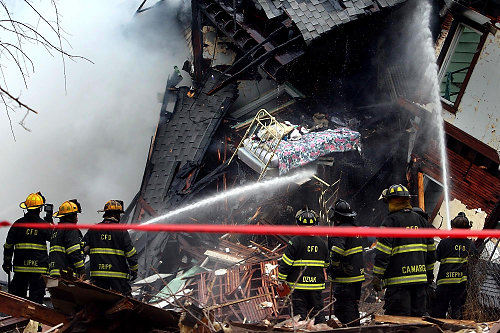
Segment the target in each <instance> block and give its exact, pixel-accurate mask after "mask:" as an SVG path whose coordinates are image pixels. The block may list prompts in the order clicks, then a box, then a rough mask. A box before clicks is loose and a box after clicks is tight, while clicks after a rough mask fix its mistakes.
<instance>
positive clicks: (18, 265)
mask: <svg viewBox="0 0 500 333" xmlns="http://www.w3.org/2000/svg"><path fill="white" fill-rule="evenodd" d="M44 205H45V197H44V196H43V195H42V193H40V192H37V193H31V194H30V195H28V197H27V198H26V200H25V201H23V202H21V203H20V204H19V207H21V208H22V209H23V210H26V213H25V214H24V216H23V217H21V218H20V219H18V220H17V221H15V222H14V224H16V223H40V224H46V223H47V222H46V221H44V220H43V219H42V218H41V217H40V213H41V211H42V208H43V207H44ZM49 238H50V230H49V229H37V228H17V227H16V228H12V227H11V228H10V229H9V232H8V234H7V240H6V241H5V245H4V252H3V254H4V261H3V265H2V268H3V270H4V271H5V272H6V273H7V274H8V275H10V272H11V271H12V270H14V278H13V279H12V283H11V284H10V286H9V292H10V293H12V294H14V295H17V296H20V297H23V298H26V296H27V294H28V290H29V297H28V299H29V300H31V301H33V302H36V303H40V304H41V303H43V297H44V295H45V281H44V280H43V278H42V274H46V273H47V265H48V256H47V241H48V240H49ZM12 256H14V265H13V266H12Z"/></svg>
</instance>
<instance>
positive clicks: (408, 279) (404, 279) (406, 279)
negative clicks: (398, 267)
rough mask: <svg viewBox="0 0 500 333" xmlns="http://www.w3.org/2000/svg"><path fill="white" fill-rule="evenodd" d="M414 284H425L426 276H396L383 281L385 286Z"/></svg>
mask: <svg viewBox="0 0 500 333" xmlns="http://www.w3.org/2000/svg"><path fill="white" fill-rule="evenodd" d="M416 282H427V274H418V275H409V276H397V277H392V278H388V279H385V280H384V284H385V285H386V286H390V285H394V284H404V283H416Z"/></svg>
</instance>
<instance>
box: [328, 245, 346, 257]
mask: <svg viewBox="0 0 500 333" xmlns="http://www.w3.org/2000/svg"><path fill="white" fill-rule="evenodd" d="M331 250H332V251H333V252H335V253H338V254H340V255H344V250H343V249H341V248H340V247H338V246H335V245H333V246H332V248H331Z"/></svg>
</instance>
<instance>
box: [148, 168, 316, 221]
mask: <svg viewBox="0 0 500 333" xmlns="http://www.w3.org/2000/svg"><path fill="white" fill-rule="evenodd" d="M313 175H314V171H312V170H305V171H300V172H297V173H295V174H293V175H290V176H284V177H276V178H273V179H270V180H267V181H263V182H255V183H252V184H249V185H244V186H238V187H235V188H232V189H230V190H226V191H224V192H220V193H217V194H215V195H213V196H211V197H208V198H205V199H202V200H199V201H196V202H194V203H192V204H190V205H187V206H184V207H181V208H178V209H175V210H172V211H170V212H167V213H165V214H163V215H160V216H157V217H155V218H153V219H151V220H149V221H146V222H144V223H141V225H146V224H152V223H158V222H161V221H164V220H166V219H168V218H171V217H174V216H176V215H179V214H182V213H185V212H188V211H192V210H197V209H200V208H203V207H208V206H210V205H213V204H215V203H217V202H220V201H222V200H225V199H228V198H232V197H238V196H241V195H258V194H259V193H262V192H273V191H275V190H277V189H278V188H280V187H282V186H285V185H288V184H290V183H294V182H296V183H301V182H302V181H304V180H307V179H310V178H311V177H312V176H313Z"/></svg>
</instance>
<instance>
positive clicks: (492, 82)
mask: <svg viewBox="0 0 500 333" xmlns="http://www.w3.org/2000/svg"><path fill="white" fill-rule="evenodd" d="M443 112H444V119H445V120H446V121H447V122H449V123H451V124H452V125H454V126H455V127H458V128H459V129H461V130H462V131H464V132H466V133H468V134H470V135H472V136H473V137H475V138H476V139H478V140H480V141H482V142H484V143H485V144H487V145H488V146H490V147H492V148H494V149H496V150H497V151H499V150H500V133H499V131H500V129H498V125H499V119H500V30H498V29H497V30H496V34H495V35H493V34H491V33H490V34H488V37H487V39H486V42H485V44H484V46H483V49H482V51H481V54H480V56H479V59H478V62H477V64H476V66H475V67H474V70H473V72H472V76H471V78H470V80H469V83H468V84H467V87H466V88H465V93H464V95H463V97H462V100H461V102H460V105H459V107H458V111H457V113H456V114H453V113H450V112H448V111H443Z"/></svg>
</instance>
